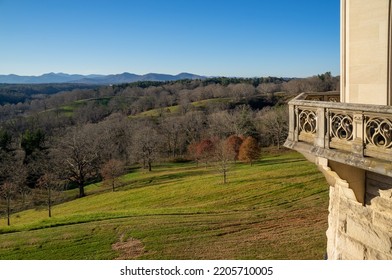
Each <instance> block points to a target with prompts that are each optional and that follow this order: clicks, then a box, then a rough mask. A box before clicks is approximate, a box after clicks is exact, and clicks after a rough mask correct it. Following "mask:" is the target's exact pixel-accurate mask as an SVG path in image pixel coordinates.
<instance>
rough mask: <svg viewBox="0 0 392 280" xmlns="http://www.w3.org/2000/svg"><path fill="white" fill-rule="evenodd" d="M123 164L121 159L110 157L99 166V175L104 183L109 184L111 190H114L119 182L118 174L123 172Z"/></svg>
mask: <svg viewBox="0 0 392 280" xmlns="http://www.w3.org/2000/svg"><path fill="white" fill-rule="evenodd" d="M124 170H125V165H124V162H123V161H120V160H116V159H111V160H109V161H108V162H106V163H105V164H104V165H102V167H101V175H102V177H103V179H104V184H109V185H110V186H111V188H112V191H115V188H116V187H117V185H118V183H119V178H118V177H119V176H120V175H122V174H123V173H124Z"/></svg>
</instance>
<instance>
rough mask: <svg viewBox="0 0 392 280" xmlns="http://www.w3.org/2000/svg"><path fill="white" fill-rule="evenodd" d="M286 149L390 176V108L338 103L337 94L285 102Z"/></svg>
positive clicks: (302, 97) (391, 121)
mask: <svg viewBox="0 0 392 280" xmlns="http://www.w3.org/2000/svg"><path fill="white" fill-rule="evenodd" d="M289 114H290V124H289V135H288V138H287V141H286V143H285V146H286V147H289V148H292V149H295V150H298V151H300V152H305V153H310V154H313V155H315V156H320V157H324V158H327V159H332V160H335V161H338V162H342V163H345V164H349V165H354V166H357V167H360V168H363V169H366V170H371V171H374V172H377V173H381V174H385V175H388V176H392V107H391V106H379V105H366V104H353V103H340V102H339V93H337V92H327V93H302V94H300V95H298V96H297V97H296V98H294V99H293V100H291V101H290V102H289Z"/></svg>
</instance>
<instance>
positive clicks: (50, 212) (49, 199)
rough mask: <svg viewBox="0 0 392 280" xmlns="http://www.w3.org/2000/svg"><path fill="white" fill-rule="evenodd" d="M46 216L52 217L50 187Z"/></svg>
mask: <svg viewBox="0 0 392 280" xmlns="http://www.w3.org/2000/svg"><path fill="white" fill-rule="evenodd" d="M48 216H49V218H51V217H52V193H51V190H50V187H49V188H48Z"/></svg>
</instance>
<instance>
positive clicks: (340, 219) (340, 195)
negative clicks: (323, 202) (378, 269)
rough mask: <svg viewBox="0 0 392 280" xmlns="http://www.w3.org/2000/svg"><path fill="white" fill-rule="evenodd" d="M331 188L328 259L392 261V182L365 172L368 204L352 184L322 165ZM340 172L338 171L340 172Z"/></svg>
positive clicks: (389, 179)
mask: <svg viewBox="0 0 392 280" xmlns="http://www.w3.org/2000/svg"><path fill="white" fill-rule="evenodd" d="M320 170H321V171H322V172H323V173H324V175H325V176H326V177H327V179H328V182H330V183H332V184H331V185H332V186H331V187H330V201H329V216H328V230H327V237H328V244H327V252H328V259H335V260H347V259H349V260H366V259H372V260H378V259H384V260H385V259H388V260H392V180H391V178H389V177H386V176H382V175H378V174H375V173H371V172H366V192H365V203H360V202H358V201H357V199H356V196H355V194H354V191H353V190H352V189H351V188H350V185H349V183H348V182H347V181H346V180H344V179H342V178H341V177H340V176H339V175H338V173H336V172H335V171H333V170H332V169H331V168H330V167H328V166H320ZM338 172H339V171H338Z"/></svg>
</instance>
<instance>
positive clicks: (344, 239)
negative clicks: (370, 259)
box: [337, 235, 366, 260]
mask: <svg viewBox="0 0 392 280" xmlns="http://www.w3.org/2000/svg"><path fill="white" fill-rule="evenodd" d="M337 246H338V250H339V251H341V252H344V256H345V257H348V258H345V259H350V260H363V259H364V258H365V251H366V247H365V246H364V245H363V244H362V243H360V242H358V241H356V240H354V239H352V238H350V237H348V236H344V235H342V236H340V238H339V239H338V242H337Z"/></svg>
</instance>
